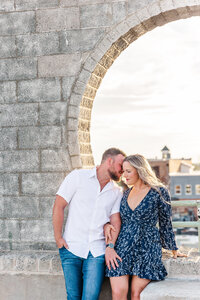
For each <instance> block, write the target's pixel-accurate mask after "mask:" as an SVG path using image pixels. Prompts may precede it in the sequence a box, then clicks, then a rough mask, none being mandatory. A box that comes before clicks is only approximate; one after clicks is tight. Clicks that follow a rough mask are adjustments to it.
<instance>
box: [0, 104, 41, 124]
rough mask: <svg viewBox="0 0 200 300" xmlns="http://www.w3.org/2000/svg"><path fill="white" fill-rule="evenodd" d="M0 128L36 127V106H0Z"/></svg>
mask: <svg viewBox="0 0 200 300" xmlns="http://www.w3.org/2000/svg"><path fill="white" fill-rule="evenodd" d="M0 113H1V119H0V125H1V126H26V125H36V124H37V120H38V105H37V104H24V103H19V104H18V103H17V104H10V105H1V106H0Z"/></svg>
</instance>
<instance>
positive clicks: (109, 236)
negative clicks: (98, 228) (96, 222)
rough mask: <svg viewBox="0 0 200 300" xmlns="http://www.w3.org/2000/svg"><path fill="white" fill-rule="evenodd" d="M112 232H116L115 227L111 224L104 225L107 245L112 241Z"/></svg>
mask: <svg viewBox="0 0 200 300" xmlns="http://www.w3.org/2000/svg"><path fill="white" fill-rule="evenodd" d="M112 230H113V231H116V229H115V227H114V226H113V225H111V224H110V223H107V224H105V225H104V235H105V239H106V244H108V241H112V233H111V232H112Z"/></svg>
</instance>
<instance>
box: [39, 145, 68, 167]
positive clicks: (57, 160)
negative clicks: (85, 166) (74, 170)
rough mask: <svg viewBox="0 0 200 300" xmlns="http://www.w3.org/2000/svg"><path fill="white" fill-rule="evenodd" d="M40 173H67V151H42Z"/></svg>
mask: <svg viewBox="0 0 200 300" xmlns="http://www.w3.org/2000/svg"><path fill="white" fill-rule="evenodd" d="M41 162H42V167H41V169H42V171H44V172H45V171H53V172H56V171H69V170H70V169H71V166H70V158H69V154H68V151H67V149H59V150H43V151H42V153H41Z"/></svg>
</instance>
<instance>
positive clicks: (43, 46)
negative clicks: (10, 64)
mask: <svg viewBox="0 0 200 300" xmlns="http://www.w3.org/2000/svg"><path fill="white" fill-rule="evenodd" d="M16 41H17V51H18V55H19V56H39V55H48V54H57V53H59V52H60V49H59V35H58V33H57V32H50V33H41V34H31V35H21V36H18V37H17V40H16Z"/></svg>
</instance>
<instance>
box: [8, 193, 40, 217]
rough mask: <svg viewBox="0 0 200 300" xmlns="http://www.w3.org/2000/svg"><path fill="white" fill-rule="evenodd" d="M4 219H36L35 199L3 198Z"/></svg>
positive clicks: (37, 213)
mask: <svg viewBox="0 0 200 300" xmlns="http://www.w3.org/2000/svg"><path fill="white" fill-rule="evenodd" d="M4 217H5V218H18V219H19V218H23V219H24V218H38V217H39V206H38V199H37V198H36V197H16V196H12V197H6V196H4Z"/></svg>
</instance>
